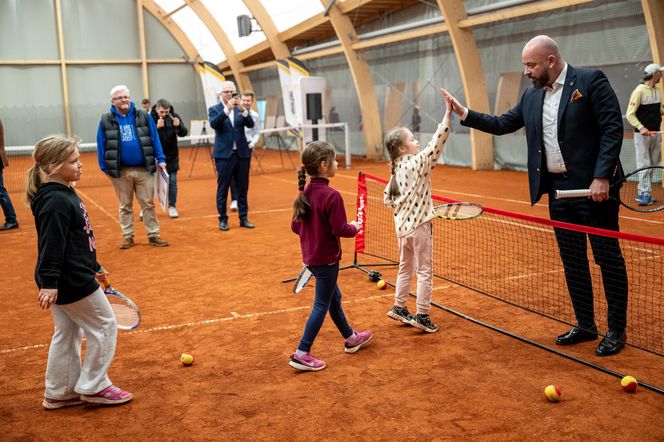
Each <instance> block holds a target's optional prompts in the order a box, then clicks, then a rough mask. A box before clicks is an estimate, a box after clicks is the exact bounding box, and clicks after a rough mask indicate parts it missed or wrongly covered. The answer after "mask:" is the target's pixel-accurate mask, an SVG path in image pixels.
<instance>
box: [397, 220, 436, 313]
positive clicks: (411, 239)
mask: <svg viewBox="0 0 664 442" xmlns="http://www.w3.org/2000/svg"><path fill="white" fill-rule="evenodd" d="M398 241H399V273H398V274H397V287H396V294H395V300H394V301H395V302H394V303H395V304H396V306H397V307H405V306H406V303H407V302H408V291H409V290H410V282H411V281H410V280H411V278H412V277H413V273H417V292H416V293H417V297H416V300H415V305H416V306H417V312H416V313H420V314H423V315H426V314H428V313H429V310H431V289H432V281H431V280H432V278H433V269H432V261H433V259H432V255H433V235H432V226H431V221H429V222H426V223H424V224H422V225H420V226H419V227H418V228H417V229H415V231H414V232H413V233H411V234H410V235H406V236H404V237H402V238H399V240H398Z"/></svg>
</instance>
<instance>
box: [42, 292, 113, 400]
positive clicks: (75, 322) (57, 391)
mask: <svg viewBox="0 0 664 442" xmlns="http://www.w3.org/2000/svg"><path fill="white" fill-rule="evenodd" d="M51 314H52V315H53V324H54V329H55V330H54V332H53V338H51V347H50V349H49V351H48V364H47V366H46V390H45V392H44V396H45V397H47V398H49V399H71V398H74V397H77V396H79V395H81V394H88V395H89V394H95V393H98V392H100V391H101V390H103V389H104V388H106V387H108V386H110V385H111V384H112V383H111V380H110V379H109V377H108V368H109V366H110V365H111V361H112V360H113V355H114V354H115V342H116V338H117V325H116V322H115V315H114V314H113V310H112V309H111V304H109V302H108V299H106V295H105V294H104V292H103V291H102V290H101V288H100V289H97V290H96V291H95V292H94V293H92V294H90V295H88V296H86V297H85V298H83V299H81V300H80V301H77V302H74V303H72V304H65V305H57V304H53V305H52V306H51ZM84 335H85V338H86V342H87V345H86V349H85V362H84V363H83V364H81V342H82V340H83V336H84Z"/></svg>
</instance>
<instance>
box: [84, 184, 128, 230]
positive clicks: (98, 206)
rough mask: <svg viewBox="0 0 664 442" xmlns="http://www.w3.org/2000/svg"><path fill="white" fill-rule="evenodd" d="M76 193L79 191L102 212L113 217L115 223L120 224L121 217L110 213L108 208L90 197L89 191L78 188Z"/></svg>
mask: <svg viewBox="0 0 664 442" xmlns="http://www.w3.org/2000/svg"><path fill="white" fill-rule="evenodd" d="M76 193H78V194H79V195H82V196H83V197H84V198H85V199H86V200H88V201H89V202H90V203H91V204H92V205H93V206H95V207H96V208H97V209H99V210H101V212H102V213H103V214H104V215H106V216H108V217H109V218H110V219H112V220H113V222H115V224H120V219H119V218H118V217H117V216H113V215H111V214H110V213H108V211H107V210H106V209H104V208H103V207H102V206H100V205H99V204H97V202H96V201H95V200H93V199H92V198H90V196H89V195H88V194H87V193H85V192H83V191H82V190H80V189H76Z"/></svg>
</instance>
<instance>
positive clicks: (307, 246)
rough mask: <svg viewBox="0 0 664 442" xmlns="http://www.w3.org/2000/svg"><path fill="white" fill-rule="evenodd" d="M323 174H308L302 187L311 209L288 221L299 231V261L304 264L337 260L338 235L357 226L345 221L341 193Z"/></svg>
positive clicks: (348, 234)
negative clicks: (303, 216)
mask: <svg viewBox="0 0 664 442" xmlns="http://www.w3.org/2000/svg"><path fill="white" fill-rule="evenodd" d="M329 184H330V181H329V180H328V179H327V178H312V179H311V182H310V183H309V185H307V187H306V188H305V189H304V195H305V196H306V197H307V199H308V200H309V204H310V205H311V212H310V213H309V216H307V217H306V218H305V219H303V220H302V221H299V222H298V221H295V220H293V221H291V229H292V230H293V232H295V233H297V234H298V235H300V247H301V248H302V262H303V263H304V264H306V265H313V266H320V265H329V264H334V263H336V262H339V261H340V260H341V243H340V241H339V238H340V237H344V238H352V237H354V236H355V235H356V234H357V229H356V228H355V226H352V225H350V224H348V223H347V219H346V209H345V207H344V200H343V198H341V194H340V193H339V192H337V191H336V190H334V189H333V188H331V187H330V185H329Z"/></svg>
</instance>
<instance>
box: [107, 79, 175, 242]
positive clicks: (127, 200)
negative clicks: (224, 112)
mask: <svg viewBox="0 0 664 442" xmlns="http://www.w3.org/2000/svg"><path fill="white" fill-rule="evenodd" d="M97 157H98V160H99V167H100V168H101V170H102V171H103V172H104V173H105V174H106V175H108V176H109V177H110V179H111V183H112V184H113V188H115V193H116V194H117V196H118V200H119V201H120V227H121V228H122V235H123V237H124V240H123V241H122V244H121V245H120V248H121V249H129V248H131V247H133V246H134V211H133V200H134V194H136V199H137V200H138V203H139V204H140V206H141V210H142V211H143V223H144V225H145V230H146V231H147V236H148V243H149V244H150V245H151V246H155V247H165V246H167V245H168V242H167V241H164V240H163V239H161V238H160V236H159V221H157V213H156V211H155V206H154V202H153V201H152V199H153V196H154V179H155V177H154V173H155V171H156V170H157V167H160V168H161V169H165V168H166V157H165V156H164V152H163V151H162V148H161V143H160V141H159V134H158V132H157V127H156V126H155V124H154V121H152V118H151V117H150V116H149V115H148V113H147V112H145V111H144V110H142V109H137V108H136V106H135V104H134V102H133V101H131V96H130V94H129V89H128V88H127V86H124V85H118V86H115V87H114V88H113V89H111V108H110V112H108V113H105V114H103V115H102V116H101V121H100V122H99V129H98V130H97Z"/></svg>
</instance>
